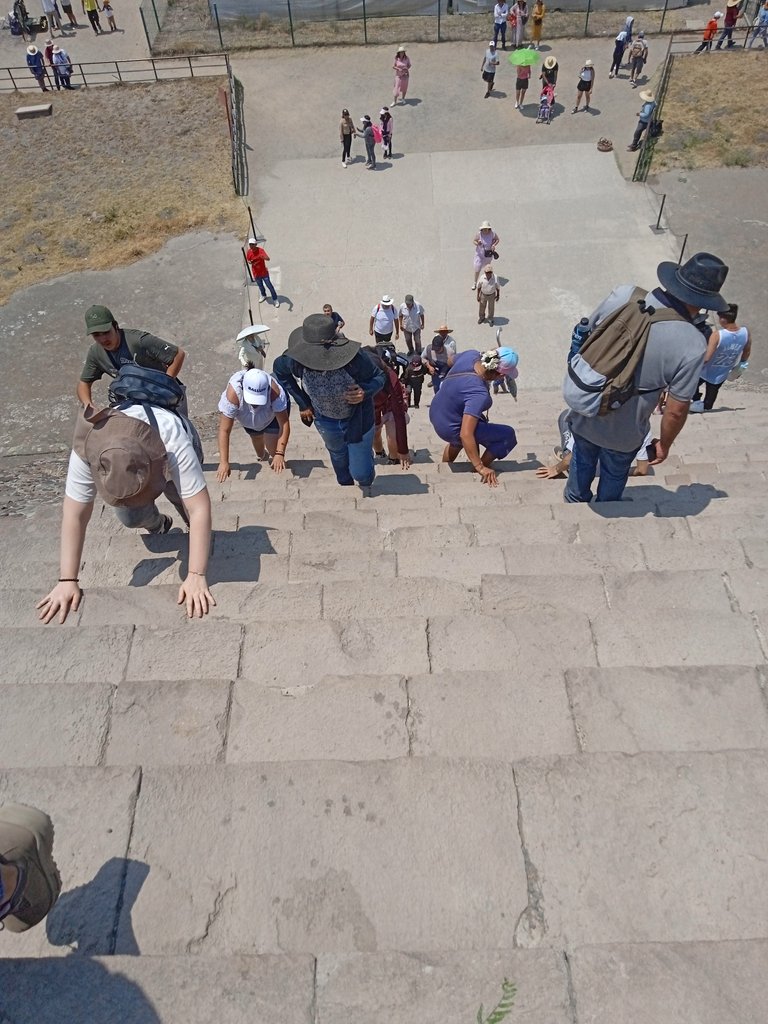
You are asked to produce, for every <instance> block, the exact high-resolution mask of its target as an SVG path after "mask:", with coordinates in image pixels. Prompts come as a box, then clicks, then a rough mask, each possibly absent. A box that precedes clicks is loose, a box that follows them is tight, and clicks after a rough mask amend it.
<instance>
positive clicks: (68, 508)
mask: <svg viewBox="0 0 768 1024" xmlns="http://www.w3.org/2000/svg"><path fill="white" fill-rule="evenodd" d="M137 376H138V377H140V378H142V380H141V381H140V382H139V383H138V384H136V378H137ZM164 382H165V383H164ZM132 384H133V386H134V387H136V388H137V393H138V392H139V391H140V392H141V393H142V394H146V393H147V391H151V390H152V389H157V391H156V394H157V396H158V399H160V398H161V397H162V390H161V389H166V390H168V391H172V390H173V386H175V388H176V392H175V395H171V396H170V397H168V398H167V402H168V403H169V405H167V406H163V405H160V404H155V403H153V404H150V403H149V402H147V401H141V400H138V401H137V400H134V399H131V398H130V397H126V395H128V396H130V394H131V391H132ZM181 393H182V389H181V388H180V386H179V385H178V384H177V383H176V382H175V381H171V379H170V378H168V377H166V375H165V374H162V373H159V372H158V371H156V370H148V369H145V368H143V367H138V366H133V365H131V366H125V367H123V368H122V369H121V371H120V373H119V374H118V377H117V380H116V381H115V383H114V385H113V387H112V388H111V389H110V402H111V405H110V408H107V409H102V410H101V411H98V412H97V411H96V410H95V409H94V408H93V406H91V405H88V406H86V407H85V409H83V410H81V413H80V416H79V419H78V421H77V424H76V426H75V437H74V443H73V446H72V452H71V454H70V457H69V468H68V471H67V480H66V485H65V489H64V493H65V497H64V511H63V516H62V525H61V556H60V563H59V569H60V575H59V580H58V582H57V583H56V586H55V587H54V588H53V590H51V592H50V593H49V594H48V595H47V596H46V597H44V598H43V599H42V601H40V602H39V603H38V605H37V609H38V611H39V612H40V618H41V619H42V620H43V622H46V623H47V622H51V621H52V620H53V619H54V618H56V616H57V615H58V620H59V622H64V621H65V619H66V618H67V615H68V614H69V612H70V611H77V609H78V608H79V607H80V602H81V600H82V596H83V591H82V589H81V587H80V578H79V577H80V564H81V560H82V555H83V546H84V544H85V534H86V531H87V529H88V523H89V521H90V518H91V514H92V512H93V504H94V501H95V499H96V495H97V494H98V496H99V497H100V498H101V500H102V501H103V502H104V503H105V504H106V505H111V506H112V507H113V508H114V509H115V514H116V515H117V518H118V519H119V520H120V522H121V523H122V524H123V526H126V527H128V529H132V530H139V529H144V530H146V531H147V532H148V533H151V534H164V533H168V531H169V530H170V528H171V525H172V523H173V520H172V519H171V517H170V516H168V515H165V514H163V513H162V512H160V511H159V509H158V507H157V505H156V504H155V502H156V499H157V498H158V497H160V495H161V494H164V495H165V497H166V498H167V499H168V500H169V501H170V502H171V504H172V505H173V506H174V507H175V508H176V510H177V511H178V512H179V515H180V516H181V518H182V519H183V520H184V522H185V523H187V524H188V526H189V569H188V572H187V577H186V579H185V580H184V582H183V583H182V584H181V586H180V588H179V596H178V603H179V604H185V605H186V610H187V615H188V616H189V617H190V618H193V617H194V616H196V615H199V616H203V615H205V614H207V612H208V610H209V608H210V607H211V605H215V604H216V602H215V601H214V599H213V596H212V594H211V592H210V591H209V589H208V582H207V580H206V570H207V567H208V551H209V549H210V546H211V499H210V496H209V494H208V488H207V487H206V483H205V477H204V476H203V468H202V448H201V447H200V439H199V437H198V436H197V431H196V430H195V428H194V427H193V426H192V424H191V423H190V422H189V421H188V420H187V419H186V418H185V417H183V416H182V415H180V414H179V413H178V412H176V411H175V409H174V408H171V407H170V403H172V402H173V401H174V400H175V401H176V403H177V405H178V403H179V402H180V400H181Z"/></svg>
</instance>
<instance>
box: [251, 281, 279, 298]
mask: <svg viewBox="0 0 768 1024" xmlns="http://www.w3.org/2000/svg"><path fill="white" fill-rule="evenodd" d="M265 283H266V286H267V288H269V290H270V292H271V294H272V301H273V302H277V293H276V292H275V286H274V285H273V284H272V282H271V281H270V279H269V274H267V276H266V277H257V278H256V284H257V285H258V286H259V291H260V292H261V294H262V295H263V296H264V297H265V298H266V297H267V293H266V291H265V290H264V285H265Z"/></svg>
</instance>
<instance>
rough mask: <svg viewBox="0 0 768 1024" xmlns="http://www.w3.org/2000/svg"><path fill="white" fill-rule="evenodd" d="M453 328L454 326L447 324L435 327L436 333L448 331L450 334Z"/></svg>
mask: <svg viewBox="0 0 768 1024" xmlns="http://www.w3.org/2000/svg"><path fill="white" fill-rule="evenodd" d="M452 330H453V328H452V327H449V326H448V325H447V324H440V326H439V327H436V328H435V334H440V332H441V331H447V332H448V334H450V333H451V331H452Z"/></svg>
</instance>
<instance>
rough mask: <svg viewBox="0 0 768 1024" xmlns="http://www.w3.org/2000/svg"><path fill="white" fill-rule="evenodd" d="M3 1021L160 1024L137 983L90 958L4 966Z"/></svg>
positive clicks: (0, 988)
mask: <svg viewBox="0 0 768 1024" xmlns="http://www.w3.org/2000/svg"><path fill="white" fill-rule="evenodd" d="M0 1020H3V1021H19V1024H21V1022H22V1021H29V1022H32V1021H34V1024H62V1021H72V1022H73V1024H74V1022H75V1021H90V1022H92V1024H97V1022H98V1024H112V1022H114V1024H117V1022H124V1024H128V1022H129V1021H130V1024H160V1018H159V1017H158V1016H157V1014H156V1013H155V1010H154V1008H153V1006H152V1003H151V1002H150V1001H149V1000H148V999H147V997H146V996H145V995H144V993H143V992H142V990H141V989H140V988H139V986H138V985H137V984H136V983H135V982H133V981H131V980H130V979H129V978H126V977H125V975H123V974H118V973H112V972H111V971H109V970H107V968H106V967H105V966H104V965H103V964H102V963H100V962H99V961H98V960H91V959H89V958H88V957H82V958H80V957H50V958H44V959H40V960H2V961H0Z"/></svg>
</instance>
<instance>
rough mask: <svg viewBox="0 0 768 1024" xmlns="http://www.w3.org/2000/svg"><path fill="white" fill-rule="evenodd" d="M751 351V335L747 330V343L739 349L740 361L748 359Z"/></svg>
mask: <svg viewBox="0 0 768 1024" xmlns="http://www.w3.org/2000/svg"><path fill="white" fill-rule="evenodd" d="M751 352H752V335H751V334H750V333H749V331H747V344H746V345H745V346H744V348H743V349H742V350H741V362H744V361H745V360H747V359H749V357H750V354H751Z"/></svg>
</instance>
